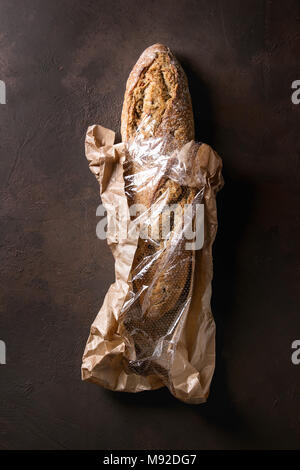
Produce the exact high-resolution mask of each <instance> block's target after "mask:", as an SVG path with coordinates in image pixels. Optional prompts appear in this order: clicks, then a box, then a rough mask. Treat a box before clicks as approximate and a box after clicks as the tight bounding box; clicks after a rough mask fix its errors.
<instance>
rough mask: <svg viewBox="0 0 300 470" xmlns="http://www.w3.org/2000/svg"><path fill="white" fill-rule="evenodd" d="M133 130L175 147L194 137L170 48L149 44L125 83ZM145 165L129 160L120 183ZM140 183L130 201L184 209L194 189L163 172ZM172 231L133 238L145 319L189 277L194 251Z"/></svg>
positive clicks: (126, 114) (175, 298)
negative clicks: (169, 141) (167, 235)
mask: <svg viewBox="0 0 300 470" xmlns="http://www.w3.org/2000/svg"><path fill="white" fill-rule="evenodd" d="M137 132H141V133H142V136H143V137H145V138H149V137H161V136H162V137H166V138H167V137H168V136H171V138H172V141H173V142H172V145H174V141H175V142H177V141H178V145H179V146H180V145H182V144H183V143H185V142H187V141H190V140H193V139H194V121H193V112H192V104H191V98H190V94H189V90H188V85H187V79H186V76H185V73H184V71H183V70H182V68H181V66H180V64H179V63H178V61H177V60H176V58H175V57H174V56H173V54H172V53H171V52H170V50H169V49H168V48H167V47H165V46H163V45H161V44H154V45H153V46H151V47H149V48H148V49H146V50H145V51H144V52H143V54H142V55H141V57H140V58H139V60H138V62H137V63H136V65H135V66H134V68H133V70H132V72H131V73H130V75H129V78H128V81H127V86H126V92H125V98H124V104H123V110H122V123H121V133H122V139H123V141H128V140H129V139H130V138H132V137H135V136H136V134H137ZM170 163H171V162H170ZM145 169H147V168H146V167H141V165H140V164H139V163H138V162H136V161H135V160H132V159H130V158H128V159H127V162H126V166H125V168H124V175H125V181H126V180H127V182H128V181H129V182H130V184H131V183H132V181H133V180H134V178H135V176H136V175H137V174H138V173H139V172H143V171H145ZM136 179H138V178H136ZM143 183H144V184H143V185H142V187H141V188H139V191H137V192H133V195H131V196H129V202H130V204H143V205H144V206H145V207H146V208H149V207H150V206H151V205H152V204H154V203H155V201H157V199H158V198H159V197H160V196H161V195H163V198H164V199H165V205H170V204H174V203H179V204H180V206H181V207H182V208H183V207H184V204H187V203H188V202H192V200H193V198H194V197H195V190H191V189H190V188H187V187H182V186H180V185H179V184H178V183H177V182H175V181H173V180H171V179H168V177H167V176H166V175H161V178H158V179H156V181H155V182H147V181H144V182H143ZM128 194H129V191H128ZM176 231H177V232H178V227H175V226H174V227H173V228H172V230H171V236H170V239H169V240H165V239H163V238H160V239H159V240H158V241H157V240H152V239H151V238H150V237H149V239H146V240H145V239H142V238H140V239H139V242H138V246H137V250H136V253H135V257H134V260H133V265H132V279H133V287H134V291H135V292H136V295H138V296H139V301H140V305H141V310H142V313H143V316H144V317H146V318H149V319H151V318H152V319H156V318H160V317H162V316H163V315H165V314H166V313H167V312H170V311H172V310H174V308H176V305H178V303H179V301H180V299H181V302H182V297H183V296H182V294H183V292H188V290H189V287H187V283H188V282H190V279H191V275H190V273H191V267H192V261H193V256H194V255H193V253H192V252H191V251H187V250H185V248H184V245H185V240H181V241H180V242H178V243H175V244H174V243H172V237H173V235H174V233H175V232H176ZM153 260H154V261H153ZM141 273H143V275H141ZM145 286H147V288H146V289H145ZM129 323H130V322H129ZM131 326H132V325H131Z"/></svg>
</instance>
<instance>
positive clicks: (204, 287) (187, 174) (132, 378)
mask: <svg viewBox="0 0 300 470" xmlns="http://www.w3.org/2000/svg"><path fill="white" fill-rule="evenodd" d="M114 140H115V133H114V132H113V131H112V130H109V129H105V128H104V127H102V126H99V125H94V126H90V127H89V128H88V131H87V134H86V141H85V151H86V157H87V159H88V162H89V167H90V170H91V171H92V173H93V174H94V175H95V176H96V178H97V180H98V182H99V184H100V194H101V199H102V203H103V205H104V207H105V209H106V211H107V219H108V226H107V243H108V245H109V246H110V248H111V250H112V253H113V256H114V259H115V282H114V283H113V284H112V285H111V286H110V288H109V290H108V292H107V294H106V296H105V299H104V302H103V305H102V307H101V309H100V311H99V313H98V315H97V316H96V318H95V320H94V322H93V324H92V326H91V330H90V335H89V338H88V341H87V344H86V348H85V351H84V355H83V362H82V379H83V380H87V381H90V382H94V383H97V384H99V385H101V386H103V387H105V388H107V389H110V390H115V391H123V392H141V391H145V390H154V389H158V388H160V387H162V386H167V387H168V388H169V390H170V392H171V393H172V394H173V395H174V396H175V397H176V398H178V399H179V400H182V401H183V402H186V403H194V404H197V403H203V402H205V401H206V399H207V397H208V394H209V388H210V383H211V379H212V376H213V372H214V367H215V323H214V319H213V316H212V313H211V307H210V299H211V280H212V276H213V265H212V244H213V241H214V239H215V236H216V231H217V209H216V193H217V191H218V190H219V189H220V188H221V187H222V185H223V179H222V175H221V169H222V161H221V159H220V157H219V156H218V155H217V154H216V153H215V152H214V150H213V149H212V148H211V147H209V146H208V145H206V144H197V145H198V147H197V152H196V153H195V152H194V153H193V158H192V157H191V147H193V148H195V143H194V142H190V143H188V144H186V145H185V146H184V147H182V148H181V149H180V152H179V153H178V154H177V161H178V162H179V163H180V164H182V165H183V168H184V169H185V171H184V173H183V175H184V177H183V179H184V180H185V181H184V184H188V185H189V186H193V185H194V186H196V187H199V188H201V190H202V194H203V199H202V202H203V204H204V244H203V247H202V249H201V250H197V251H195V257H194V270H193V283H192V292H191V296H190V301H189V303H188V306H187V308H186V311H185V312H184V315H183V316H182V318H181V320H180V326H179V327H177V328H176V330H175V331H174V337H173V338H172V339H171V341H170V343H172V347H173V349H172V360H171V362H170V363H169V366H168V367H169V368H168V380H167V381H166V380H164V379H163V378H162V376H160V375H159V374H155V373H153V371H152V372H150V373H148V374H147V373H144V374H141V373H136V372H135V371H134V370H130V369H129V368H128V366H127V365H128V360H129V359H130V358H132V357H133V355H134V351H133V350H132V343H131V341H130V337H128V332H126V329H124V326H123V325H122V321H121V311H122V307H123V305H124V302H125V300H126V297H127V295H128V292H129V288H130V276H131V267H132V262H133V259H134V255H135V252H136V248H137V244H138V233H137V232H136V231H129V232H128V233H127V235H126V236H125V237H124V236H123V237H120V236H119V232H118V231H116V230H115V229H114V228H115V223H116V222H117V223H121V225H122V224H123V225H128V224H130V220H131V219H130V213H129V207H128V201H127V197H126V193H125V188H124V171H123V170H124V164H125V161H126V151H127V150H128V149H127V150H126V144H124V143H120V144H114ZM117 206H118V207H122V208H123V210H122V211H121V214H122V220H117V221H116V220H115V219H116V218H117V219H118V217H119V213H120V212H119V211H115V210H114V208H115V207H117ZM124 214H125V217H124ZM174 345H175V346H174Z"/></svg>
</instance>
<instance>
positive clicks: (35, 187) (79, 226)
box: [0, 0, 300, 449]
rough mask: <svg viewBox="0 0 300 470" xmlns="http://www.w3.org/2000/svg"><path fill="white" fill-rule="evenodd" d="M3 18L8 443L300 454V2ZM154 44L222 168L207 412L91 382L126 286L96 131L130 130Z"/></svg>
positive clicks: (14, 9)
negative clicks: (99, 170)
mask: <svg viewBox="0 0 300 470" xmlns="http://www.w3.org/2000/svg"><path fill="white" fill-rule="evenodd" d="M0 26H1V28H0V50H1V54H0V79H1V80H4V81H5V82H6V86H7V104H6V105H1V106H0V132H1V135H0V149H1V160H0V171H1V172H0V179H1V226H0V230H1V242H0V243H1V255H0V275H1V317H0V339H2V340H4V341H5V342H6V345H7V365H3V366H0V448H1V449H32V448H34V449H65V448H71V449H91V448H97V449H106V448H107V449H117V448H119V449H140V448H146V449H155V448H159V449H168V448H171V449H192V448H197V449H220V448H223V449H224V448H225V449H227V448H231V449H238V448H300V393H299V392H300V383H299V378H300V365H299V366H298V367H297V366H294V365H292V364H291V358H290V356H291V343H292V341H293V340H294V339H300V315H299V306H300V289H299V269H300V258H299V248H298V244H299V235H300V204H299V203H300V194H299V156H300V137H299V117H300V105H299V106H296V105H293V104H292V102H291V93H292V90H291V83H292V81H293V80H296V79H300V70H299V58H300V2H299V1H296V0H294V1H293V0H284V1H279V0H277V1H275V0H274V1H263V0H247V1H245V0H240V1H238V0H226V1H225V0H224V1H216V0H207V1H188V0H187V1H172V0H158V1H156V0H155V1H149V0H148V1H137V0H134V1H133V0H131V1H130V0H129V1H128V0H127V1H125V0H124V1H103V0H102V1H82V0H73V1H71V0H55V1H53V0H52V1H46V0H43V1H42V0H39V1H38V0H26V2H24V1H22V0H20V1H17V0H13V1H12V0H1V2H0ZM155 42H162V43H164V44H167V45H168V46H169V47H170V48H171V49H172V50H173V51H174V53H175V54H176V55H177V57H178V58H179V59H180V60H181V62H182V64H183V66H184V68H185V70H186V72H187V75H188V79H189V83H190V89H191V93H192V98H193V103H194V111H195V120H196V127H197V138H198V139H200V140H203V141H205V142H207V143H209V144H211V145H212V146H213V147H214V148H215V149H216V150H217V151H218V152H219V153H220V155H221V156H222V157H223V161H224V176H225V180H226V186H225V187H224V189H223V191H222V192H221V193H220V195H219V197H218V208H219V218H220V226H219V233H218V237H217V241H216V244H215V247H214V255H215V277H214V286H213V287H214V289H213V312H214V315H215V318H216V323H217V330H218V334H217V368H216V373H215V377H214V380H213V384H212V390H211V396H210V399H209V401H208V403H207V404H205V405H200V406H188V405H184V404H182V403H180V402H178V401H176V400H175V399H174V398H173V397H172V396H171V395H170V394H169V392H168V391H167V390H160V391H157V392H147V393H142V394H139V395H127V394H119V393H112V392H108V391H105V390H103V389H101V388H100V387H97V386H95V385H92V384H89V383H82V382H81V380H80V365H81V356H82V353H83V349H84V346H85V342H86V339H87V336H88V333H89V327H90V324H91V323H92V321H93V319H94V317H95V315H96V313H97V311H98V309H99V307H100V305H101V303H102V301H103V298H104V295H105V292H106V290H107V288H108V286H109V285H110V283H111V282H112V281H113V279H114V269H113V260H112V256H111V254H110V252H109V250H108V248H107V247H106V243H105V242H104V241H100V240H98V239H97V238H96V234H95V228H96V223H97V222H98V219H97V218H96V215H95V211H96V208H97V206H98V203H99V196H98V184H97V182H96V180H95V178H94V177H93V176H92V174H91V173H90V172H89V169H88V165H87V162H86V160H85V156H84V135H85V131H86V128H87V126H88V125H89V124H93V123H101V124H103V125H105V126H106V127H110V128H113V129H115V130H117V131H118V136H120V134H119V126H120V111H121V106H122V100H123V93H124V86H125V81H126V79H127V76H128V74H129V72H130V70H131V68H132V66H133V65H134V63H135V61H136V60H137V58H138V56H139V54H140V53H141V52H142V51H143V50H144V49H145V48H146V47H147V46H149V45H151V44H153V43H155Z"/></svg>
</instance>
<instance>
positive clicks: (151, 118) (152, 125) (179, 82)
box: [121, 44, 194, 142]
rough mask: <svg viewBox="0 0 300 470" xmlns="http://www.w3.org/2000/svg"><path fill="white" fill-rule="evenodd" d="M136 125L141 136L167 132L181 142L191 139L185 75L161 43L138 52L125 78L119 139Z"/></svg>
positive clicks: (190, 108)
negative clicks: (127, 76) (126, 78)
mask: <svg viewBox="0 0 300 470" xmlns="http://www.w3.org/2000/svg"><path fill="white" fill-rule="evenodd" d="M138 128H139V130H141V131H142V132H143V133H144V135H145V137H152V136H154V137H158V136H164V135H167V134H171V135H172V136H174V137H175V138H176V139H177V140H179V141H181V142H185V141H189V140H192V139H194V119H193V110H192V101H191V97H190V93H189V89H188V83H187V78H186V76H185V73H184V71H183V69H182V67H181V65H180V64H179V62H178V61H177V59H176V58H175V57H174V55H173V54H172V52H171V51H170V49H168V48H167V47H166V46H163V45H162V44H154V45H153V46H151V47H148V48H147V49H146V50H145V51H144V52H143V53H142V55H141V56H140V58H139V60H138V61H137V63H136V65H135V66H134V67H133V69H132V71H131V73H130V75H129V78H128V80H127V85H126V92H125V97H124V103H123V110H122V118H121V134H122V140H123V141H127V140H128V139H129V138H130V137H133V136H134V135H135V133H136V131H137V129H138Z"/></svg>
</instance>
